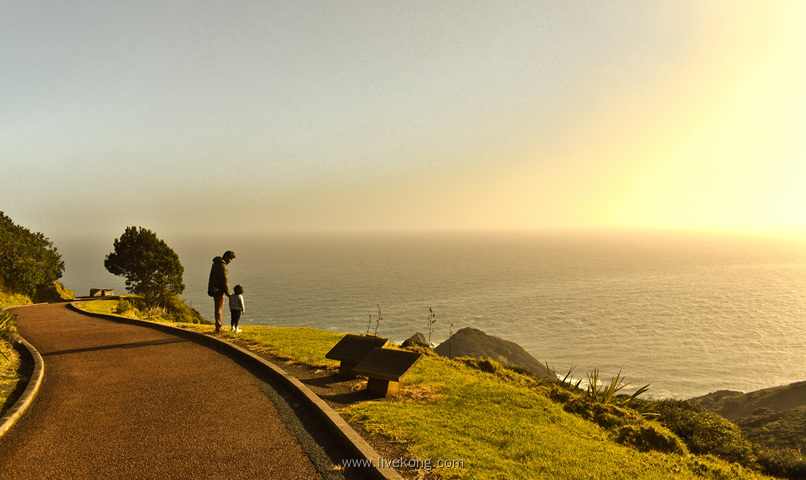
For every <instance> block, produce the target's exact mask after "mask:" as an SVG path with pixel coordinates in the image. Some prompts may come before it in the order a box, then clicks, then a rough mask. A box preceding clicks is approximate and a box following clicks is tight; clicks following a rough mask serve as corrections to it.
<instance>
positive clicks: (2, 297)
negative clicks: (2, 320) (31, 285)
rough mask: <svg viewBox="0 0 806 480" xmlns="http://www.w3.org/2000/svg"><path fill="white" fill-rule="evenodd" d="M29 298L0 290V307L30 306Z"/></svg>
mask: <svg viewBox="0 0 806 480" xmlns="http://www.w3.org/2000/svg"><path fill="white" fill-rule="evenodd" d="M31 303H33V302H32V301H31V297H29V296H28V295H22V294H20V293H9V292H6V291H4V290H3V289H0V307H13V306H17V305H30V304H31Z"/></svg>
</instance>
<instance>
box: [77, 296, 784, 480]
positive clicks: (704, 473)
mask: <svg viewBox="0 0 806 480" xmlns="http://www.w3.org/2000/svg"><path fill="white" fill-rule="evenodd" d="M113 304H114V305H113ZM115 305H117V301H106V300H104V301H96V302H90V303H87V304H84V308H88V309H89V308H92V309H93V311H101V313H114V311H112V310H113V309H114V308H116V307H115ZM181 325H182V326H185V327H189V328H195V329H198V330H200V331H205V332H206V331H212V329H213V326H212V325H198V324H181ZM225 329H226V326H225ZM242 329H243V333H240V334H231V333H227V332H225V333H223V336H236V335H237V338H240V339H242V340H244V341H246V342H248V343H250V344H252V345H253V346H254V348H257V349H264V350H266V351H268V352H271V353H273V354H275V355H278V356H280V357H282V358H287V359H290V360H292V361H296V362H300V363H305V364H310V365H316V366H325V365H329V366H335V365H336V362H334V361H331V360H328V359H326V358H325V354H326V353H327V351H328V350H330V348H331V347H332V346H333V345H334V344H335V343H336V342H337V341H338V340H339V339H340V338H341V337H342V334H337V333H333V332H328V331H324V330H319V329H313V328H291V327H265V326H243V327H242ZM473 365H474V362H472V361H471V362H467V363H463V362H458V361H451V360H447V359H444V358H442V357H435V356H424V357H423V358H422V359H421V360H420V362H419V363H418V364H417V365H415V367H414V368H413V369H412V370H411V371H410V372H409V373H408V374H407V375H406V376H405V377H404V378H403V389H402V390H401V393H400V395H398V396H397V397H392V398H388V399H379V400H373V401H366V402H362V403H358V404H355V405H352V406H350V407H347V408H344V409H342V410H341V411H340V413H342V414H344V415H346V416H348V417H350V418H352V419H353V420H355V421H357V422H359V423H361V424H362V425H363V426H364V427H365V428H366V429H367V430H369V431H372V432H380V433H382V434H384V435H387V436H390V437H392V438H395V439H399V440H401V441H403V442H406V443H407V445H408V447H409V455H411V456H412V457H417V458H419V459H422V460H430V464H431V466H433V467H436V465H437V462H438V461H439V460H448V461H451V463H453V464H455V465H457V466H456V467H454V468H442V469H437V471H438V473H439V474H440V475H441V476H442V477H443V478H460V479H475V478H485V479H510V478H524V479H531V478H534V479H537V478H540V479H543V478H548V479H552V478H556V479H599V478H607V479H618V478H625V479H628V478H629V479H638V478H640V479H650V480H651V479H657V480H661V479H664V480H665V479H700V478H705V479H733V478H739V479H755V478H769V477H765V476H763V475H760V474H758V473H756V472H754V471H751V470H748V469H746V468H743V467H741V466H739V465H737V464H731V463H728V462H725V461H723V460H720V459H717V458H715V457H712V456H710V455H693V454H689V453H687V452H685V449H684V453H662V452H658V451H647V452H642V451H639V450H637V449H636V448H632V447H630V446H626V445H622V444H620V443H618V442H617V441H616V435H615V434H614V431H613V430H612V429H611V430H608V429H606V428H603V427H601V426H599V425H598V424H597V423H595V422H593V421H588V420H586V419H584V418H583V416H580V415H577V414H574V413H569V412H568V411H566V410H565V409H564V408H563V404H562V402H556V401H554V400H552V393H551V392H555V394H556V392H557V390H558V389H557V388H556V387H553V386H551V385H548V386H547V385H546V384H544V383H540V382H537V381H535V380H534V379H532V378H530V377H526V376H523V375H520V374H517V373H515V372H512V371H509V370H506V369H498V370H497V371H496V368H492V369H491V370H492V373H487V372H483V371H481V370H479V369H478V368H474V367H473ZM568 395H571V394H568ZM639 421H640V420H639ZM645 422H646V423H643V424H642V425H656V426H657V427H658V428H659V429H663V427H660V425H657V424H655V422H651V421H649V420H646V421H645ZM669 435H673V434H671V433H669ZM389 460H392V459H389Z"/></svg>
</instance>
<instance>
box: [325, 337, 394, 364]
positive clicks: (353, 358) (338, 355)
mask: <svg viewBox="0 0 806 480" xmlns="http://www.w3.org/2000/svg"><path fill="white" fill-rule="evenodd" d="M387 343H389V340H387V339H385V338H381V337H372V336H367V335H354V334H352V333H348V334H347V335H345V336H344V337H343V338H342V339H341V340H339V343H337V344H336V345H334V346H333V348H331V349H330V351H329V352H327V353H326V354H325V358H329V359H330V360H338V361H342V362H344V361H346V362H352V363H358V362H360V361H361V360H363V359H364V357H366V356H367V355H368V354H369V353H370V352H371V351H372V350H373V349H374V348H383V347H384V346H385V345H386V344H387Z"/></svg>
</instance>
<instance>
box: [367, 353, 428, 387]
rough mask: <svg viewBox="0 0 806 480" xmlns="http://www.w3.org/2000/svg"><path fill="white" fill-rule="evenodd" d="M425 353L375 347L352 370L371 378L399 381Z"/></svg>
mask: <svg viewBox="0 0 806 480" xmlns="http://www.w3.org/2000/svg"><path fill="white" fill-rule="evenodd" d="M422 356H423V355H422V354H421V353H417V352H409V351H404V350H392V349H388V348H375V349H374V350H372V351H371V352H369V354H368V355H367V356H366V357H364V359H363V360H361V361H360V362H358V365H356V366H355V367H353V369H352V372H353V373H355V374H357V375H364V376H366V377H370V378H378V379H381V380H388V381H390V382H399V381H400V377H402V376H403V375H405V374H406V372H408V371H409V370H410V369H411V367H413V366H414V364H416V363H417V362H418V361H419V360H420V358H421V357H422Z"/></svg>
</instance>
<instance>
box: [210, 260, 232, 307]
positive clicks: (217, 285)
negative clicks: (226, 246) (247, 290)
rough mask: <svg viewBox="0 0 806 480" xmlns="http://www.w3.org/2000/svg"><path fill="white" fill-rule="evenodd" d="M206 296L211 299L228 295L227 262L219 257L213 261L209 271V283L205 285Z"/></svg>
mask: <svg viewBox="0 0 806 480" xmlns="http://www.w3.org/2000/svg"><path fill="white" fill-rule="evenodd" d="M207 295H210V296H211V297H215V296H216V295H227V296H229V295H230V291H229V279H228V278H227V262H225V261H224V259H223V258H221V257H215V258H214V259H213V268H211V269H210V281H209V282H208V283H207Z"/></svg>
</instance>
